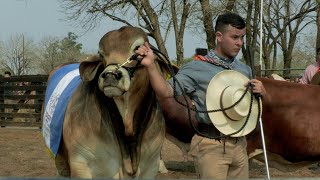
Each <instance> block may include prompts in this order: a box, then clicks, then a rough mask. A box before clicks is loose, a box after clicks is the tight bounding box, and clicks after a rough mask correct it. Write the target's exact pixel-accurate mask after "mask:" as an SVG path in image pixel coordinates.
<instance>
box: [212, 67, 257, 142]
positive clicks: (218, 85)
mask: <svg viewBox="0 0 320 180" xmlns="http://www.w3.org/2000/svg"><path fill="white" fill-rule="evenodd" d="M248 81H249V79H248V78H247V77H246V76H244V75H243V74H241V73H240V72H237V71H233V70H225V71H221V72H219V73H218V74H216V75H215V76H214V77H213V78H212V79H211V81H210V83H209V86H208V89H207V95H206V106H207V110H208V111H210V110H216V109H222V108H227V107H230V106H231V105H233V104H234V103H235V102H237V101H238V100H239V99H240V98H241V96H242V95H243V94H244V92H245V90H246V87H245V86H244V84H245V83H246V82H248ZM250 101H251V93H250V91H249V90H248V92H247V93H246V95H245V96H244V98H243V99H242V100H241V101H240V102H239V103H238V104H237V105H236V106H235V107H233V108H231V109H228V110H225V111H218V112H213V113H208V115H209V118H210V120H211V122H212V123H213V125H214V126H215V127H216V128H217V129H218V130H219V131H220V132H221V133H223V134H225V135H230V134H232V133H235V132H237V131H238V130H240V129H241V127H242V126H243V125H244V124H245V122H246V119H247V116H248V113H249V108H250ZM261 104H262V103H260V115H261V113H262V106H261ZM258 111H259V110H258V101H257V99H256V98H254V97H253V103H252V108H251V113H250V116H249V119H248V121H247V124H246V125H245V127H244V128H243V129H242V130H241V131H240V132H238V133H236V134H233V135H231V136H232V137H239V136H244V135H247V134H248V133H250V132H251V131H253V130H254V129H255V127H256V125H257V119H258Z"/></svg>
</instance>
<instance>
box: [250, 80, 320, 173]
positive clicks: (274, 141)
mask: <svg viewBox="0 0 320 180" xmlns="http://www.w3.org/2000/svg"><path fill="white" fill-rule="evenodd" d="M258 79H259V80H260V81H261V82H262V83H263V85H264V87H265V88H266V91H267V93H268V95H269V97H268V98H263V113H262V122H263V127H264V135H265V142H266V149H267V151H268V152H269V155H271V154H273V155H276V156H269V157H268V159H269V161H270V163H271V164H270V166H273V167H276V168H278V169H280V170H283V171H294V170H296V169H297V168H299V167H302V166H305V165H308V164H310V163H315V162H316V161H319V160H320V139H319V137H318V136H319V134H320V133H319V132H320V131H319V130H320V111H319V109H320V105H319V103H318V102H320V97H318V94H319V92H320V86H318V85H303V84H298V83H291V82H286V81H277V80H272V79H267V78H258ZM247 140H248V151H249V152H250V153H251V152H253V150H255V149H261V136H260V129H259V128H257V129H256V131H254V132H252V133H251V134H249V135H248V136H247ZM281 157H282V158H284V159H281ZM259 158H261V156H260V157H259ZM279 160H280V161H279ZM282 165H284V166H282Z"/></svg>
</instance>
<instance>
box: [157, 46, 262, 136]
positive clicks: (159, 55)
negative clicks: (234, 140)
mask: <svg viewBox="0 0 320 180" xmlns="http://www.w3.org/2000/svg"><path fill="white" fill-rule="evenodd" d="M151 49H152V50H153V51H154V53H155V54H156V55H157V56H158V57H159V58H160V59H161V60H162V61H164V62H165V64H166V65H167V67H168V69H169V72H170V75H171V76H172V78H173V90H174V99H175V100H176V101H177V102H178V103H179V104H180V105H182V106H184V107H186V108H187V110H188V121H189V124H190V125H191V126H192V127H193V129H194V130H195V131H196V133H197V134H199V135H200V136H203V137H206V138H209V139H221V138H226V137H229V136H231V135H234V134H237V133H239V132H241V131H242V130H243V128H244V127H245V126H246V124H247V122H248V120H249V117H250V114H251V110H252V103H253V95H252V94H253V93H252V92H251V96H250V106H249V112H248V115H247V118H246V121H245V123H244V124H243V125H242V127H241V128H240V129H239V130H237V131H236V132H233V133H231V134H227V135H225V134H222V135H220V136H210V135H209V134H203V133H201V132H200V131H199V130H198V129H197V128H196V127H195V126H194V124H193V123H192V121H191V111H195V112H198V113H212V112H218V111H225V110H228V109H231V108H233V107H234V106H236V105H237V104H238V103H239V102H241V100H242V99H243V98H244V96H245V95H246V93H247V92H248V90H249V87H250V86H251V84H249V85H248V86H247V87H246V90H245V92H244V93H243V95H242V96H241V97H240V98H239V100H238V101H236V102H235V103H234V104H233V105H231V106H230V107H226V108H222V109H215V110H209V111H205V110H197V109H194V108H192V107H190V106H189V104H188V101H187V97H186V96H187V95H186V93H185V91H184V89H183V88H182V86H181V84H180V83H179V81H178V80H177V79H176V77H175V73H174V70H173V68H172V65H171V62H170V61H169V60H168V58H167V57H166V56H165V55H164V54H163V53H161V52H160V51H159V50H158V49H156V48H154V47H153V46H151ZM176 84H177V85H178V86H179V88H180V89H181V90H182V96H183V98H184V100H185V102H186V103H183V102H181V101H179V100H178V99H177V90H176ZM258 103H259V101H258ZM258 105H259V104H258ZM258 110H259V112H258V117H257V121H258V119H259V115H260V108H258Z"/></svg>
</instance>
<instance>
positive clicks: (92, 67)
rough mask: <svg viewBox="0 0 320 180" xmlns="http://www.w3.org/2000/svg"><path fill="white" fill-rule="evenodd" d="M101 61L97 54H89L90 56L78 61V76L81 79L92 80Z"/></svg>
mask: <svg viewBox="0 0 320 180" xmlns="http://www.w3.org/2000/svg"><path fill="white" fill-rule="evenodd" d="M102 65H103V63H102V61H101V59H100V57H99V56H98V55H95V56H91V57H90V58H88V59H86V60H84V61H82V62H81V63H80V67H79V71H80V77H81V79H82V80H83V81H92V80H93V79H94V78H95V76H96V75H97V72H98V69H99V68H100V66H102Z"/></svg>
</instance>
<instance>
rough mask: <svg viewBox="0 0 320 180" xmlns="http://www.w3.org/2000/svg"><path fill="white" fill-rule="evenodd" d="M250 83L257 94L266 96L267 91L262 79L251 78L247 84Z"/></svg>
mask: <svg viewBox="0 0 320 180" xmlns="http://www.w3.org/2000/svg"><path fill="white" fill-rule="evenodd" d="M249 83H251V84H252V92H253V93H256V94H261V96H262V97H266V95H267V92H266V89H265V88H264V86H263V84H262V82H261V81H259V80H257V79H251V80H250V81H248V82H247V83H246V84H245V86H247V85H248V84H249Z"/></svg>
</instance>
